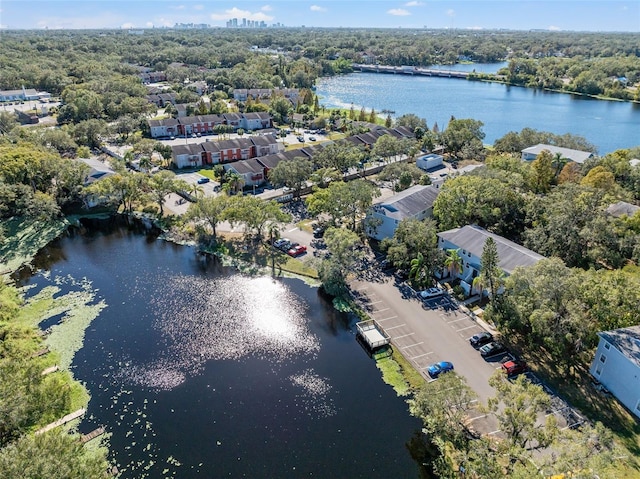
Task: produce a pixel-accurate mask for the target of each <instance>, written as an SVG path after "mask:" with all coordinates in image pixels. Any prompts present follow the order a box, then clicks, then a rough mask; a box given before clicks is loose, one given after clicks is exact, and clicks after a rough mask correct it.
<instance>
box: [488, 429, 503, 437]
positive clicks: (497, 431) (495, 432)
mask: <svg viewBox="0 0 640 479" xmlns="http://www.w3.org/2000/svg"><path fill="white" fill-rule="evenodd" d="M499 432H500V429H498V430H496V431H491V432H489V433H487V434H488V435H490V436H491V435H492V434H498V433H499Z"/></svg>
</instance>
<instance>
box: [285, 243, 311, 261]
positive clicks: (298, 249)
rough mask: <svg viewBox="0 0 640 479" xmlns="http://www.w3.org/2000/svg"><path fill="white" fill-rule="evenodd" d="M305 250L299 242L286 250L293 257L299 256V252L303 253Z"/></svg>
mask: <svg viewBox="0 0 640 479" xmlns="http://www.w3.org/2000/svg"><path fill="white" fill-rule="evenodd" d="M306 252H307V247H306V246H304V245H301V244H299V245H296V246H293V247H292V248H290V249H289V251H287V254H288V255H289V256H292V257H294V258H295V257H296V256H300V255H301V254H304V253H306Z"/></svg>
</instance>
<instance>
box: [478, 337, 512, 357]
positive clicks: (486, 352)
mask: <svg viewBox="0 0 640 479" xmlns="http://www.w3.org/2000/svg"><path fill="white" fill-rule="evenodd" d="M506 351H507V348H505V347H504V346H503V345H502V343H498V342H496V341H493V342H491V343H488V344H485V345H484V346H482V347H481V348H480V355H481V356H482V357H484V358H488V357H490V356H495V355H496V354H500V353H504V352H506Z"/></svg>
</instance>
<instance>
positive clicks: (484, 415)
mask: <svg viewBox="0 0 640 479" xmlns="http://www.w3.org/2000/svg"><path fill="white" fill-rule="evenodd" d="M487 416H489V415H488V414H483V415H482V416H476V417H470V418H469V421H475V420H476V419H482V418H483V417H487Z"/></svg>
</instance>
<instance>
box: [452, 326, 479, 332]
mask: <svg viewBox="0 0 640 479" xmlns="http://www.w3.org/2000/svg"><path fill="white" fill-rule="evenodd" d="M477 326H478V325H477V324H472V325H471V326H467V327H466V328H462V329H456V332H457V333H459V332H460V331H464V330H465V329H471V328H475V327H477Z"/></svg>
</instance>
